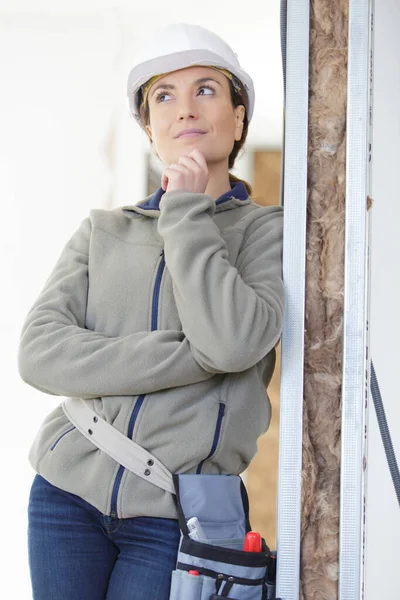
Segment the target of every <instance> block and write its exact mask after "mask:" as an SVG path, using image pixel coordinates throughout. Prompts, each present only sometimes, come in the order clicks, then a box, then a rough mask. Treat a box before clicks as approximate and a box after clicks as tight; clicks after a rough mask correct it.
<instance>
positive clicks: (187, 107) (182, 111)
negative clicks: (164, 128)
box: [177, 95, 198, 121]
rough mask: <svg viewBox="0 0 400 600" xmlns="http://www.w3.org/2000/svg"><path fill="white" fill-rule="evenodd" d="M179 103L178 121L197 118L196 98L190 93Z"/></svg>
mask: <svg viewBox="0 0 400 600" xmlns="http://www.w3.org/2000/svg"><path fill="white" fill-rule="evenodd" d="M177 105H178V111H177V119H178V121H182V120H185V119H197V117H198V109H197V107H196V103H195V99H194V98H193V97H192V96H191V95H188V96H186V97H181V99H180V100H179V102H178V103H177Z"/></svg>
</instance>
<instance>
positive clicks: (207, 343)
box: [158, 191, 283, 373]
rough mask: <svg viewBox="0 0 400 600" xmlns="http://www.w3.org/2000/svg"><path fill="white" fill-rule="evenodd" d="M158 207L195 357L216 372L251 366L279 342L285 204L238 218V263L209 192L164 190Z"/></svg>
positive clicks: (177, 296) (182, 316) (167, 256)
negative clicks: (215, 218) (215, 217)
mask: <svg viewBox="0 0 400 600" xmlns="http://www.w3.org/2000/svg"><path fill="white" fill-rule="evenodd" d="M160 209H161V215H160V217H159V222H158V231H159V233H160V235H162V237H163V238H164V246H165V261H166V264H167V266H168V269H169V271H170V273H171V277H172V281H173V290H174V296H175V300H176V303H177V308H178V312H179V316H180V319H181V322H182V328H183V331H184V333H185V335H186V337H187V338H188V340H189V341H190V345H191V349H192V353H193V355H194V357H195V358H196V360H197V361H198V363H199V364H200V365H201V366H202V367H203V368H204V369H207V370H209V371H210V372H214V373H220V372H239V371H244V370H246V369H248V368H250V367H252V366H253V365H255V364H256V363H257V362H258V361H260V360H261V359H262V358H263V357H264V356H265V355H266V354H267V353H268V352H269V351H270V350H271V349H272V348H273V347H275V346H276V344H277V342H278V341H279V338H280V335H281V331H282V324H283V279H282V238H283V207H281V206H269V207H263V208H260V209H259V210H257V211H254V213H253V215H254V217H251V219H252V220H251V219H250V222H249V220H247V221H245V219H243V220H242V221H243V223H244V224H243V228H244V229H245V231H244V232H243V235H244V237H243V242H242V246H241V249H240V252H239V255H238V259H237V262H236V266H232V265H231V264H230V262H229V260H228V250H227V246H226V243H225V241H224V239H223V238H222V236H221V234H220V231H219V229H218V227H217V225H216V224H215V223H214V221H213V218H212V217H213V214H214V211H215V201H214V200H213V199H212V198H211V197H210V196H208V195H206V194H196V193H189V192H176V191H175V192H166V193H164V195H163V197H162V199H161V202H160ZM242 221H241V222H239V224H237V225H236V227H240V223H242ZM245 223H246V224H245Z"/></svg>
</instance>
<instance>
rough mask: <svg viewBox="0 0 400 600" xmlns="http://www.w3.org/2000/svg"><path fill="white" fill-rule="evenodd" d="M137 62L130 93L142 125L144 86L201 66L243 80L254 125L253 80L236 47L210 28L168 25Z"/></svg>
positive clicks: (130, 103)
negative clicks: (215, 69) (188, 68)
mask: <svg viewBox="0 0 400 600" xmlns="http://www.w3.org/2000/svg"><path fill="white" fill-rule="evenodd" d="M134 62H135V66H134V67H133V68H132V69H131V71H130V73H129V76H128V84H127V94H128V107H129V112H130V114H131V115H132V116H133V117H135V119H136V120H137V121H138V122H139V106H138V103H139V102H140V94H139V91H140V88H141V86H142V85H143V84H144V83H146V82H147V81H148V80H149V79H151V78H152V77H154V76H155V75H160V74H163V73H170V72H171V71H177V70H178V69H184V68H186V67H192V66H197V65H199V66H211V67H216V68H220V69H226V70H228V71H229V72H230V73H232V74H233V75H234V76H235V77H236V78H237V79H239V81H240V82H241V83H242V85H243V86H244V88H245V90H246V92H247V94H248V98H249V106H248V114H247V118H248V121H249V123H250V121H251V118H252V116H253V110H254V100H255V93H254V84H253V80H252V79H251V77H250V75H248V74H247V73H246V71H244V70H243V69H242V68H241V67H240V64H239V61H238V57H237V54H236V53H235V52H233V50H232V48H231V47H230V46H229V45H228V44H227V43H226V42H225V41H224V40H223V39H222V38H221V37H219V36H218V35H217V34H216V33H214V32H212V31H210V30H209V29H205V28H204V27H200V26H199V25H189V24H187V23H174V24H171V25H167V26H166V27H164V28H163V29H161V30H159V31H158V32H156V34H155V35H154V37H153V38H152V39H151V40H150V42H149V43H147V44H145V46H144V47H143V48H142V49H141V50H140V52H139V53H138V54H137V55H136V57H135V61H134Z"/></svg>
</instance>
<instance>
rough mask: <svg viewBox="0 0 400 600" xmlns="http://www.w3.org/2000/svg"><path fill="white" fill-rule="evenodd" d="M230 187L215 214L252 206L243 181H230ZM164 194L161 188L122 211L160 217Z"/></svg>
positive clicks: (217, 201) (217, 203)
mask: <svg viewBox="0 0 400 600" xmlns="http://www.w3.org/2000/svg"><path fill="white" fill-rule="evenodd" d="M230 185H231V190H230V192H225V194H222V196H220V197H219V198H218V200H216V201H215V204H216V206H215V212H220V211H222V210H229V209H231V208H236V207H237V206H243V205H245V204H250V202H251V198H250V196H249V195H248V193H247V190H246V186H245V185H244V183H243V182H242V181H237V182H235V181H231V180H230ZM163 194H165V191H164V190H163V189H162V187H159V188H158V190H157V191H156V192H155V193H154V194H152V195H151V196H147V198H145V199H144V200H142V201H141V202H139V203H138V204H129V205H126V206H121V210H125V211H134V212H137V213H140V214H142V215H146V216H148V217H158V216H159V215H160V200H161V198H162V196H163Z"/></svg>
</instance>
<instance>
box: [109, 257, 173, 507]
mask: <svg viewBox="0 0 400 600" xmlns="http://www.w3.org/2000/svg"><path fill="white" fill-rule="evenodd" d="M164 269H165V256H164V249H163V250H162V251H161V254H160V258H159V265H158V269H157V275H156V279H155V282H154V287H153V298H152V303H151V331H154V330H156V329H157V326H158V306H159V302H160V289H161V281H162V277H163V273H164ZM145 397H146V394H142V395H141V396H139V397H138V399H137V400H136V402H135V406H134V408H133V411H132V414H131V418H130V420H129V425H128V434H127V435H128V437H129V438H130V439H132V436H133V430H134V428H135V423H136V419H137V418H138V415H139V412H140V409H141V408H142V406H143V402H144V399H145ZM124 471H125V467H123V466H122V465H120V466H119V469H118V472H117V475H116V476H115V481H114V487H113V491H112V494H111V513H110V516H111V517H113V518H114V519H116V518H117V517H118V511H117V502H118V492H119V487H120V485H121V479H122V475H123V474H124Z"/></svg>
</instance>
